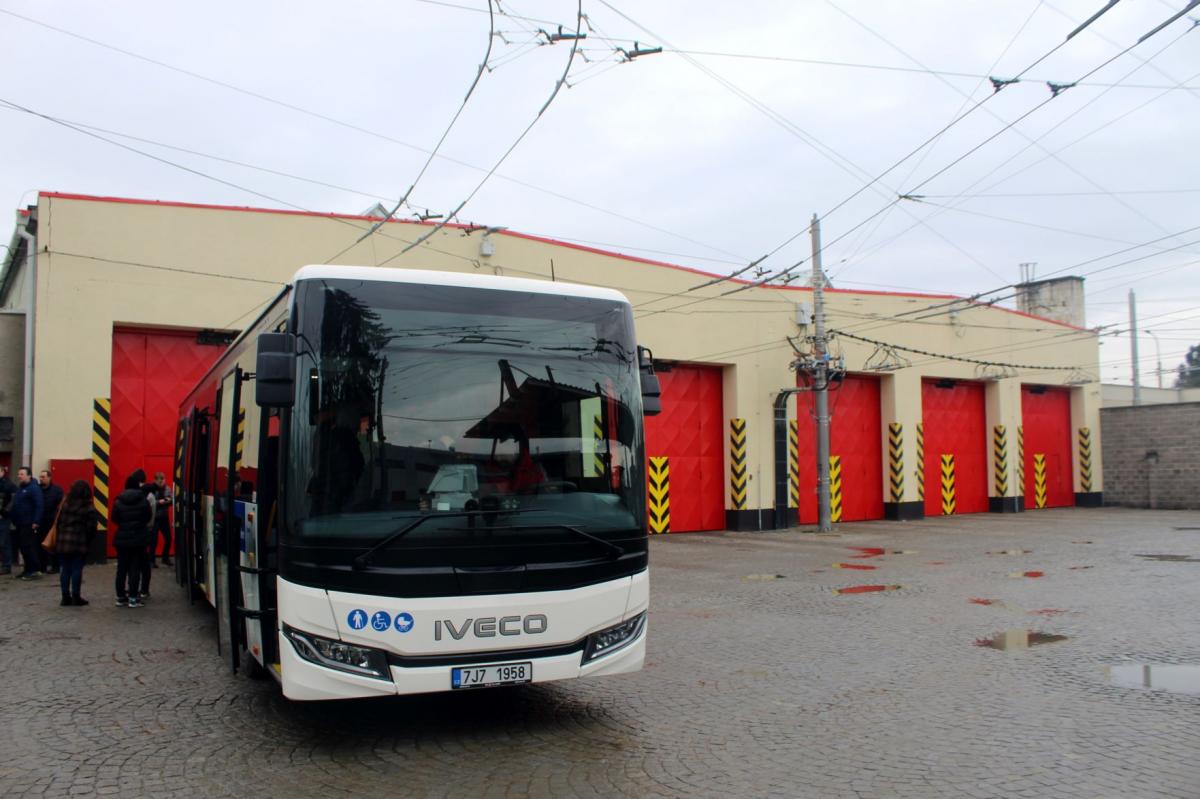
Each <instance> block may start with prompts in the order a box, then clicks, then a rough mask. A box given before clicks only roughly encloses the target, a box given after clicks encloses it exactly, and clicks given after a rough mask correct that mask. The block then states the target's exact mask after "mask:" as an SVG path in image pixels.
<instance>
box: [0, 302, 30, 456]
mask: <svg viewBox="0 0 1200 799" xmlns="http://www.w3.org/2000/svg"><path fill="white" fill-rule="evenodd" d="M24 408H25V315H24V314H20V313H5V314H0V417H4V416H8V417H12V420H13V428H12V438H11V439H7V440H6V439H4V438H0V459H3V457H4V456H5V455H7V456H8V459H9V464H10V465H11V466H12V468H13V470H14V472H15V471H16V469H17V468H18V467H20V466H21V463H22V458H23V457H24V453H22V452H21V437H22V436H23V435H24V427H23V418H22V415H23V413H24Z"/></svg>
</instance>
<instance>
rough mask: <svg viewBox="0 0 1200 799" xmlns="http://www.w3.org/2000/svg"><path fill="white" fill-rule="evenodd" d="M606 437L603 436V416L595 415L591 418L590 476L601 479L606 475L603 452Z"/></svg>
mask: <svg viewBox="0 0 1200 799" xmlns="http://www.w3.org/2000/svg"><path fill="white" fill-rule="evenodd" d="M607 441H608V437H607V436H606V435H604V416H603V415H601V414H599V413H598V414H596V415H595V416H593V417H592V475H593V476H595V477H602V476H603V475H605V474H607V473H608V469H607V468H606V466H605V464H604V455H605V452H604V450H605V449H606V447H605V444H606V443H607Z"/></svg>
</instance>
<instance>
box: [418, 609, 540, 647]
mask: <svg viewBox="0 0 1200 799" xmlns="http://www.w3.org/2000/svg"><path fill="white" fill-rule="evenodd" d="M548 626H549V621H548V620H547V619H546V617H545V615H544V614H541V613H534V614H531V615H529V616H525V617H521V616H501V617H500V618H499V619H497V618H496V617H495V616H483V617H481V618H478V619H466V620H464V621H463V622H462V624H461V625H455V623H454V622H452V621H450V620H449V619H442V620H438V621H435V622H434V623H433V640H435V641H440V640H442V630H443V629H445V631H446V632H448V633H450V637H451V638H453V639H454V640H455V641H461V640H462V639H463V636H465V635H466V634H467V633H468V632H470V633H472V634H473V635H474V636H475V637H476V638H495V637H496V634H497V633H499V634H500V635H520V634H521V633H522V632H524V633H525V634H526V635H539V634H541V633H544V632H546V628H547V627H548Z"/></svg>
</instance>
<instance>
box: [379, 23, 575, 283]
mask: <svg viewBox="0 0 1200 799" xmlns="http://www.w3.org/2000/svg"><path fill="white" fill-rule="evenodd" d="M582 28H583V0H577V11H576V25H575V38H574V39H572V40H571V53H570V55H569V56H568V57H567V65H566V67H564V68H563V73H562V77H561V78H559V79H558V80H557V81H556V82H555V84H554V89H553V91H551V92H550V97H549V98H548V99H547V100H546V102H545V103H544V104H543V105H542V107H541V108H540V109H538V112H537V114H536V115H535V116H534V118H533V120H532V121H530V123H529V124H528V125H527V126H526V127H525V130H523V131H521V135H520V136H518V137H517V138H516V141H514V142H513V143H512V145H510V146H509V148H508V149H507V150H505V151H504V154H503V155H501V156H500V159H499V160H498V161H496V163H495V164H493V165H492V168H491V169H490V170H488V172H487V174H486V175H484V176H483V179H482V180H480V181H479V183H478V184H476V186H475V188H474V189H472V190H471V193H470V194H468V195H467V197H466V199H464V200H463V201H462V202H460V203H459V204H458V207H457V208H455V209H454V210H453V211H451V212H450V213H449V214H447V215H446V218H445V219H444V220H442V221H441V222H439V223H438V224H437V225H435V226H434V227H433V229H432V230H430V231H429V232H428V233H426V234H424V235H423V236H421V237H419V238H418V239H417V240H416V241H414V242H413V243H411V244H409V245H408V246H407V247H405V248H404V249H403V250H401V251H400V252H399V253H397V254H396V255H393V256H392V257H391V258H388V259H385V260H384V261H383V262H382V263H380V266H383V264H386V263H388V262H389V261H391V260H393V259H395V258H398V257H399V256H401V255H403V254H404V253H406V252H408V251H410V250H412V249H413V248H414V247H416V246H417V245H419V244H421V243H423V242H425V241H428V240H429V238H430V237H431V236H433V235H434V234H435V233H437V232H438V231H439V230H441V229H442V228H444V227H445V226H446V225H447V224H449V222H450V220H451V219H454V218H455V217H456V216H457V215H458V212H459V211H461V210H462V209H463V206H465V205H466V204H467V203H469V202H470V201H471V199H472V198H474V196H475V195H476V194H478V193H479V190H480V189H482V188H483V186H484V184H485V183H487V182H488V179H489V178H491V176H492V175H494V174H496V170H497V169H499V168H500V166H501V164H503V163H504V161H505V160H506V159H507V158H508V156H510V155H511V154H512V152H513V151H514V150H516V149H517V146H518V145H519V144H520V143H521V142H522V141H524V139H525V137H526V136H527V135H529V131H531V130H533V126H534V125H536V124H537V123H538V120H539V119H541V118H542V115H543V114H544V113H546V109H547V108H549V107H550V104H551V103H553V102H554V98H555V97H557V96H558V93H559V91H560V90H561V89H562V87H563V84H564V83H565V82H566V80H567V74H568V73H569V72H570V71H571V64H573V63H574V62H575V52H576V50H578V49H579V34H580V31H581V30H582Z"/></svg>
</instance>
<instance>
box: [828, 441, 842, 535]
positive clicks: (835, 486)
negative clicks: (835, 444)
mask: <svg viewBox="0 0 1200 799" xmlns="http://www.w3.org/2000/svg"><path fill="white" fill-rule="evenodd" d="M841 520H842V456H841V455H830V456H829V521H831V522H840V521H841Z"/></svg>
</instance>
